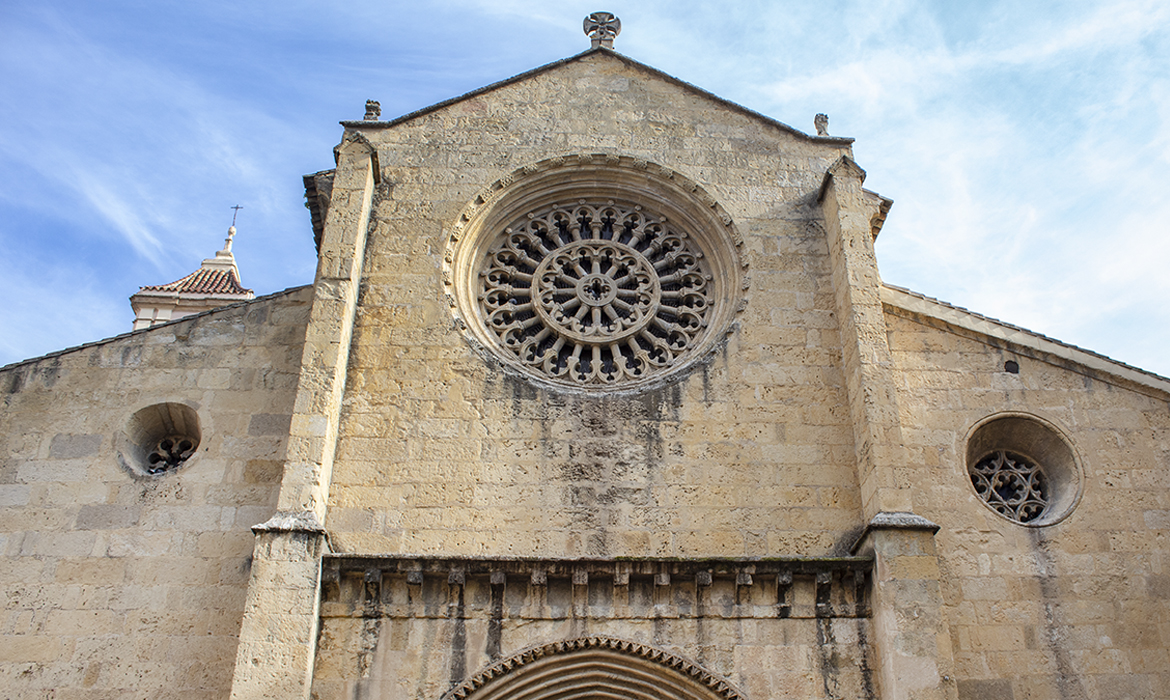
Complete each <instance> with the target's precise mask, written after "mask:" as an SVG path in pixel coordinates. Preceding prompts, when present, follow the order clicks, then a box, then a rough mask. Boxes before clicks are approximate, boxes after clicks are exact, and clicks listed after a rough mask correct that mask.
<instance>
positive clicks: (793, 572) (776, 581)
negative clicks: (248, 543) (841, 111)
mask: <svg viewBox="0 0 1170 700" xmlns="http://www.w3.org/2000/svg"><path fill="white" fill-rule="evenodd" d="M872 563H873V562H872V561H871V560H869V559H866V558H863V557H843V558H836V559H832V560H799V559H772V560H766V561H726V560H724V561H718V560H700V561H689V562H686V561H636V560H625V561H620V562H613V561H588V560H573V561H565V560H540V561H533V560H515V559H511V560H495V561H491V560H482V559H478V560H426V559H422V560H420V559H397V558H361V557H334V558H329V559H327V560H326V564H325V567H326V568H325V583H324V586H323V603H322V612H321V614H322V627H321V634H320V637H319V648H318V657H317V666H316V670H315V672H314V681H313V695H314V697H316V698H319V699H320V700H343V699H344V700H348V699H349V698H389V697H420V698H440V697H442V696H443V695H444V693H447V692H448V691H451V690H452V689H453V688H454V689H456V690H455V691H452V692H459V691H458V690H457V689H458V688H459V687H460V686H461V685H463V686H465V687H466V690H468V691H470V690H475V689H477V688H478V687H479V686H480V685H482V684H483V683H484V682H485V681H487V680H490V679H491V678H493V677H496V676H504V675H507V674H512V675H515V676H520V675H522V674H523V672H524V671H523V668H524V664H525V663H526V662H529V661H532V660H534V657H535V658H540V657H541V656H543V655H544V654H545V653H546V652H543V651H541V649H542V647H547V646H549V645H550V644H551V645H554V646H555V645H556V644H557V643H559V642H569V643H570V648H575V647H578V646H585V647H589V646H593V647H610V648H620V650H622V651H625V652H627V653H630V652H634V653H637V651H638V649H637V648H645V649H647V650H648V651H649V654H648V656H649V657H650V661H651V668H653V665H654V664H660V665H662V666H668V667H670V668H673V669H675V670H677V671H680V672H681V673H682V674H684V675H686V676H689V677H690V678H689V680H685V681H684V685H699V686H701V685H702V682H703V679H704V678H714V679H717V682H718V683H729V684H730V686H731V687H732V688H738V690H739V692H742V693H743V696H742V697H746V698H778V697H800V698H826V699H828V698H861V697H866V698H868V697H873V690H874V689H873V678H872V675H873V674H872V671H871V668H872V664H873V661H872V654H871V649H870V647H869V645H868V644H867V639H868V638H869V636H870V635H871V633H872V631H871V626H870V624H869V621H868V619H867V616H868V615H869V611H868V609H867V604H866V590H867V588H868V586H869V580H868V576H869V570H870V567H871V566H872ZM627 643H628V644H627ZM631 647H637V648H635V649H631ZM663 653H667V654H673V655H676V656H677V659H663V658H662V654H663ZM518 654H521V656H520V657H519V658H517V655H518ZM518 669H519V670H518ZM571 675H572V671H571V670H569V669H562V670H561V671H560V672H559V676H560V677H559V678H558V682H561V683H567V682H572V679H571ZM591 690H593V692H598V689H597V688H596V687H594V688H592V689H591ZM629 692H635V691H634V690H633V688H630V689H629ZM722 696H723V697H740V696H737V695H727V694H723V695H722ZM672 697H673V696H672Z"/></svg>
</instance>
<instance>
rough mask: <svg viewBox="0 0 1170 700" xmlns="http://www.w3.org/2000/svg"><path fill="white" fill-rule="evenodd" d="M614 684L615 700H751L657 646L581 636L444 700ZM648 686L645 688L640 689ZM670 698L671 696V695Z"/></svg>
mask: <svg viewBox="0 0 1170 700" xmlns="http://www.w3.org/2000/svg"><path fill="white" fill-rule="evenodd" d="M590 683H598V684H607V683H608V684H611V685H613V686H614V687H615V688H620V693H621V694H620V695H617V696H616V697H622V698H631V699H638V700H650V698H658V697H661V696H662V695H661V694H662V691H663V690H674V691H675V694H673V695H671V696H672V697H678V698H679V699H680V700H747V698H746V697H745V696H744V695H743V693H742V692H740V690H739V689H737V688H736V687H735V686H733V685H732V684H730V683H728V682H727V681H726V680H725V679H724V678H722V677H720V676H718V675H716V674H714V673H711V672H710V671H708V670H706V669H705V668H703V667H702V666H699V665H698V664H696V663H694V662H692V661H690V660H688V659H685V658H683V657H681V656H678V655H676V654H672V653H670V652H668V651H664V650H662V649H658V648H656V647H652V646H648V645H646V644H641V643H639V642H633V641H629V640H625V639H618V638H614V637H602V636H591V637H580V638H577V639H569V640H563V641H559V642H552V643H549V644H544V645H542V646H536V647H530V648H528V649H525V650H524V651H521V652H519V653H518V654H515V655H513V656H510V657H508V658H507V659H504V660H502V661H498V662H496V663H494V664H492V665H490V666H488V667H486V668H484V669H483V670H481V671H480V672H478V673H476V674H475V675H473V676H471V677H470V678H468V679H467V680H465V681H464V682H463V683H461V684H460V685H458V686H456V687H454V688H452V689H451V690H449V691H448V692H447V693H446V694H444V695H443V698H442V700H464V699H465V698H472V700H504V698H508V697H512V696H513V695H516V696H519V695H523V697H525V698H526V699H527V700H555V699H556V698H559V697H561V696H572V697H577V696H578V694H579V691H580V690H581V685H583V684H590ZM643 687H644V688H645V690H642V689H641V688H643ZM668 694H670V693H668Z"/></svg>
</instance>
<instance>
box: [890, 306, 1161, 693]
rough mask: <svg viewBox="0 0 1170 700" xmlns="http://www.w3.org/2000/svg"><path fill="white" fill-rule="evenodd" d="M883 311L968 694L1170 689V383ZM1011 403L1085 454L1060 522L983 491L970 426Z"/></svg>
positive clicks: (919, 493) (914, 472) (914, 470)
mask: <svg viewBox="0 0 1170 700" xmlns="http://www.w3.org/2000/svg"><path fill="white" fill-rule="evenodd" d="M886 320H887V323H888V324H889V327H890V334H889V337H890V347H891V350H892V352H893V356H894V358H895V361H896V362H897V364H898V366H899V368H900V370H901V373H900V385H899V393H900V396H899V399H900V404H901V408H902V411H903V416H902V421H903V431H904V435H905V438H906V441H907V446H908V448H909V449H910V451H911V455H912V457H911V464H912V467H911V469H910V470H908V471H907V473H906V474H905V475H904V478H905V479H906V482H907V483H908V484H910V487H911V488H912V489H913V493H914V509H915V512H917V513H919V514H921V515H924V516H926V517H927V518H930V519H931V520H933V521H934V522H936V523H938V524H939V525H941V526H942V529H941V530H940V531H939V533H938V535H937V540H938V552H939V560H940V564H941V568H942V583H943V588H942V591H943V596H944V599H945V601H946V617H947V620H948V623H949V626H950V635H951V639H950V640H949V642H950V646H951V648H952V649H953V651H954V658H955V666H956V676H957V684H958V694H959V698H960V700H974V699H975V698H990V697H995V698H1013V697H1014V698H1036V699H1040V698H1156V697H1163V696H1164V695H1165V691H1166V688H1170V651H1168V649H1170V561H1168V560H1167V552H1168V551H1170V550H1168V541H1167V537H1168V535H1170V396H1167V394H1166V393H1164V392H1161V391H1157V390H1155V389H1152V388H1150V387H1148V386H1140V385H1136V384H1133V383H1130V382H1126V381H1122V380H1118V379H1117V378H1115V377H1111V376H1109V375H1106V374H1103V373H1099V372H1092V371H1089V370H1085V369H1083V368H1081V367H1078V366H1076V365H1073V364H1072V363H1069V362H1066V361H1064V360H1060V359H1059V358H1055V357H1052V356H1046V355H1044V354H1043V353H1038V352H1034V351H1028V350H1026V349H1025V348H1022V347H1018V346H1013V345H1011V344H1009V343H1006V342H1003V341H994V340H989V339H987V338H986V337H985V336H981V335H978V334H974V333H970V332H967V331H961V330H958V329H955V328H953V327H950V326H946V325H945V324H942V323H940V322H938V321H936V320H933V319H930V318H927V317H923V316H919V315H915V314H911V313H908V312H904V311H900V310H897V309H894V308H891V307H889V306H887V315H886ZM1008 361H1013V362H1015V363H1017V365H1018V373H1011V372H1008V371H1005V364H1006V363H1007V362H1008ZM1012 369H1014V368H1012ZM1004 412H1014V413H1021V414H1025V415H1032V416H1035V417H1036V418H1038V419H1041V420H1044V421H1047V422H1048V423H1050V424H1051V425H1052V426H1055V428H1057V429H1058V430H1059V431H1060V432H1062V433H1063V434H1064V436H1065V437H1067V439H1068V441H1069V443H1070V444H1071V445H1072V447H1073V448H1074V449H1075V451H1076V452H1077V454H1078V455H1079V456H1080V459H1081V465H1082V467H1083V493H1082V496H1081V499H1080V502H1079V504H1078V505H1077V506H1076V507H1075V508H1074V509H1073V510H1072V512H1071V513H1070V514H1069V515H1068V517H1067V518H1066V519H1064V520H1063V521H1061V522H1059V523H1056V524H1053V525H1049V526H1046V527H1025V526H1022V525H1020V524H1017V523H1013V522H1009V521H1008V520H1007V519H1005V518H1003V517H1001V516H999V515H997V514H996V513H994V512H992V511H991V510H990V509H988V508H987V507H986V506H984V505H983V503H982V502H981V501H980V499H979V498H978V497H977V496H976V494H975V491H974V489H973V488H972V485H971V482H970V479H969V477H968V474H967V463H966V454H965V451H966V446H967V439H968V435H969V433H970V431H971V429H972V428H973V427H974V426H976V425H977V424H978V423H979V422H980V421H981V420H983V419H985V418H987V417H988V416H991V415H994V414H998V413H1004ZM1019 449H1021V450H1024V449H1026V446H1022V447H1020V448H1019ZM1159 689H1160V690H1159Z"/></svg>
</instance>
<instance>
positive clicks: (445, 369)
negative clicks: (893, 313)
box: [326, 53, 862, 557]
mask: <svg viewBox="0 0 1170 700" xmlns="http://www.w3.org/2000/svg"><path fill="white" fill-rule="evenodd" d="M348 126H349V127H350V128H352V129H355V130H360V131H361V132H362V134H363V135H364V136H365V137H366V138H368V139H369V141H370V142H371V143H372V144H373V145H375V146H376V148H377V150H378V160H379V163H380V165H381V173H382V189H381V190H380V192H379V194H378V195H376V196H375V206H374V211H373V214H372V217H373V222H372V228H371V233H370V236H369V242H368V247H367V251H366V257H365V271H364V278H363V283H362V294H361V299H360V302H359V307H358V313H357V320H356V323H355V330H354V341H353V345H352V351H351V357H350V365H349V376H348V386H347V390H346V396H345V404H344V408H343V413H342V422H341V430H340V439H339V442H338V453H337V462H336V465H335V467H334V474H333V477H334V478H333V484H332V488H331V492H330V508H329V515H328V521H327V523H326V526H327V527H328V529H329V531H330V536H331V541H332V543H333V546H334V547H335V549H337V550H338V551H343V552H357V553H373V554H381V553H411V554H438V553H441V554H443V555H446V556H456V555H490V556H556V557H565V556H567V557H582V556H587V557H607V556H669V557H689V556H700V557H701V556H725V557H738V556H765V555H769V554H799V555H813V556H815V555H826V554H830V553H841V552H844V551H845V550H846V549H847V548H848V546H849V545H850V544H851V543H852V540H853V538H854V537H855V536H856V534H857V532H858V530H859V528H860V526H861V525H862V518H861V515H860V512H859V495H858V485H857V479H856V474H855V470H854V468H853V436H852V432H851V428H850V425H849V415H848V410H847V408H846V406H847V402H846V400H845V397H844V393H845V389H844V382H843V379H842V373H841V370H840V340H839V338H838V335H837V323H836V319H835V315H834V297H833V290H832V280H831V273H830V270H829V259H828V248H827V244H826V241H825V237H824V232H823V229H822V228H821V226H820V225H819V223H818V217H819V208H818V206H817V204H816V194H817V191H818V188H819V187H820V182H821V178H822V176H823V173H824V171H825V169H826V168H827V167H828V165H829V164H830V163H832V162H834V161H835V160H836V159H837V158H839V157H840V155H841V154H842V153H847V152H848V144H847V142H842V141H834V140H823V141H815V140H813V139H810V138H808V137H805V136H802V135H798V134H795V133H794V132H792V131H791V130H789V129H787V128H784V127H782V126H780V125H775V124H769V123H768V122H766V121H765V120H763V119H761V118H759V117H758V116H754V115H748V114H745V113H743V112H742V111H737V110H734V109H729V108H728V107H727V105H726V104H725V103H721V102H718V101H717V100H715V99H713V98H711V97H709V96H706V95H703V94H700V93H698V91H695V90H691V89H688V88H685V87H682V86H680V85H678V84H677V83H672V82H669V81H668V80H666V79H664V78H662V77H661V76H659V75H655V74H653V73H651V72H650V71H647V70H643V69H640V68H638V67H636V66H633V65H630V64H628V63H626V62H624V61H623V60H621V59H619V58H617V57H615V56H612V55H609V54H604V53H599V54H591V55H588V56H586V57H584V58H581V59H578V60H575V61H572V62H570V63H568V64H565V65H562V66H559V67H556V68H554V69H552V70H548V71H545V72H541V73H537V74H534V75H531V76H529V77H528V78H526V79H525V80H523V81H520V82H517V83H513V84H508V85H505V86H502V87H499V88H497V89H494V90H493V91H491V92H490V93H489V94H486V95H482V96H473V97H470V98H468V99H465V100H463V101H459V102H455V103H454V104H452V105H450V106H447V107H441V108H439V109H437V110H434V111H432V112H430V113H427V114H423V115H421V116H418V117H415V118H412V119H410V120H407V121H405V122H402V123H399V124H395V125H393V126H392V127H391V128H380V127H376V126H373V127H367V126H359V125H357V124H349V125H348ZM607 150H609V151H614V152H619V153H620V154H622V155H623V156H628V157H631V158H640V159H643V160H645V161H648V162H650V163H653V164H656V165H659V166H663V167H665V168H667V169H671V170H674V171H676V172H677V173H680V174H681V175H682V176H685V177H686V178H689V179H691V180H693V181H694V182H696V183H698V185H699V186H701V187H702V188H703V189H704V190H705V191H706V192H707V193H709V194H710V195H711V196H712V197H713V198H714V199H715V200H716V201H717V202H718V204H719V205H721V206H722V207H723V209H724V210H725V211H726V212H727V213H728V214H729V215H730V217H731V219H732V220H733V221H734V226H735V228H736V231H737V232H738V233H739V234H740V235H741V236H742V238H743V245H742V249H741V250H740V256H741V257H742V259H743V260H744V261H746V262H747V264H748V274H749V276H750V288H749V289H748V290H746V291H744V292H743V294H744V296H745V297H746V300H747V301H746V306H745V308H744V310H743V312H742V314H741V315H740V316H739V317H738V321H737V325H736V327H735V331H734V332H733V333H732V335H731V337H730V338H729V339H728V340H727V341H726V344H725V346H723V347H722V348H721V349H719V351H718V352H717V353H716V354H715V355H714V356H713V357H712V359H711V361H710V362H709V363H707V364H706V365H704V366H702V367H700V368H698V369H696V370H695V371H693V372H691V373H690V374H689V376H685V377H682V378H678V379H677V380H676V381H674V382H672V383H669V384H667V385H665V386H661V387H659V388H657V389H653V390H648V391H643V392H641V393H637V394H635V395H624V396H622V395H617V396H608V397H598V396H590V395H588V394H587V393H585V392H572V391H568V392H565V391H558V390H552V389H544V388H540V387H537V386H534V385H533V384H532V383H531V382H529V381H528V380H526V379H522V378H517V377H516V376H515V375H513V374H511V373H510V372H506V371H504V370H503V369H502V367H501V366H500V364H499V362H495V361H492V360H490V359H485V357H484V355H482V354H480V353H478V352H476V351H475V350H474V349H473V348H472V347H471V344H470V343H469V342H468V340H467V338H465V337H464V335H463V334H462V333H461V332H460V331H459V329H458V328H457V327H456V324H455V323H454V321H453V318H452V314H451V311H450V309H449V308H448V306H447V303H446V301H445V299H444V288H443V284H442V282H443V276H442V263H443V251H444V248H445V246H446V245H447V243H448V237H449V236H450V235H451V233H452V231H453V226H454V224H455V222H456V221H457V220H458V219H459V217H460V212H461V211H463V210H464V208H465V207H467V206H468V204H469V203H470V202H471V201H472V200H473V199H474V198H475V197H476V195H477V193H479V192H480V191H481V190H483V189H484V188H485V187H487V186H488V185H490V184H491V183H492V182H494V181H496V180H499V179H500V178H501V177H504V176H506V175H508V174H509V173H511V172H512V171H514V170H516V169H517V168H520V167H522V166H525V165H530V164H533V163H536V162H538V161H541V160H544V159H548V158H550V157H553V156H559V155H570V156H572V154H579V153H586V154H592V153H601V152H605V151H607ZM335 211H336V203H335V204H334V206H333V208H331V210H330V216H332V215H333V213H334V212H335ZM736 301H737V300H735V299H732V300H729V301H728V303H733V304H734V303H736Z"/></svg>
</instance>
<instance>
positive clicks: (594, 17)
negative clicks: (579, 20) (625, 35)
mask: <svg viewBox="0 0 1170 700" xmlns="http://www.w3.org/2000/svg"><path fill="white" fill-rule="evenodd" d="M621 33H622V21H621V20H620V19H618V18H617V16H616V15H614V13H612V12H594V13H593V14H591V15H589V16H588V17H586V18H585V34H586V36H588V37H589V39H590V40H591V41H592V46H593V48H595V49H596V48H597V47H598V46H604V47H605V48H607V49H612V48H613V38H614V37H615V36H617V35H618V34H621Z"/></svg>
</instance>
